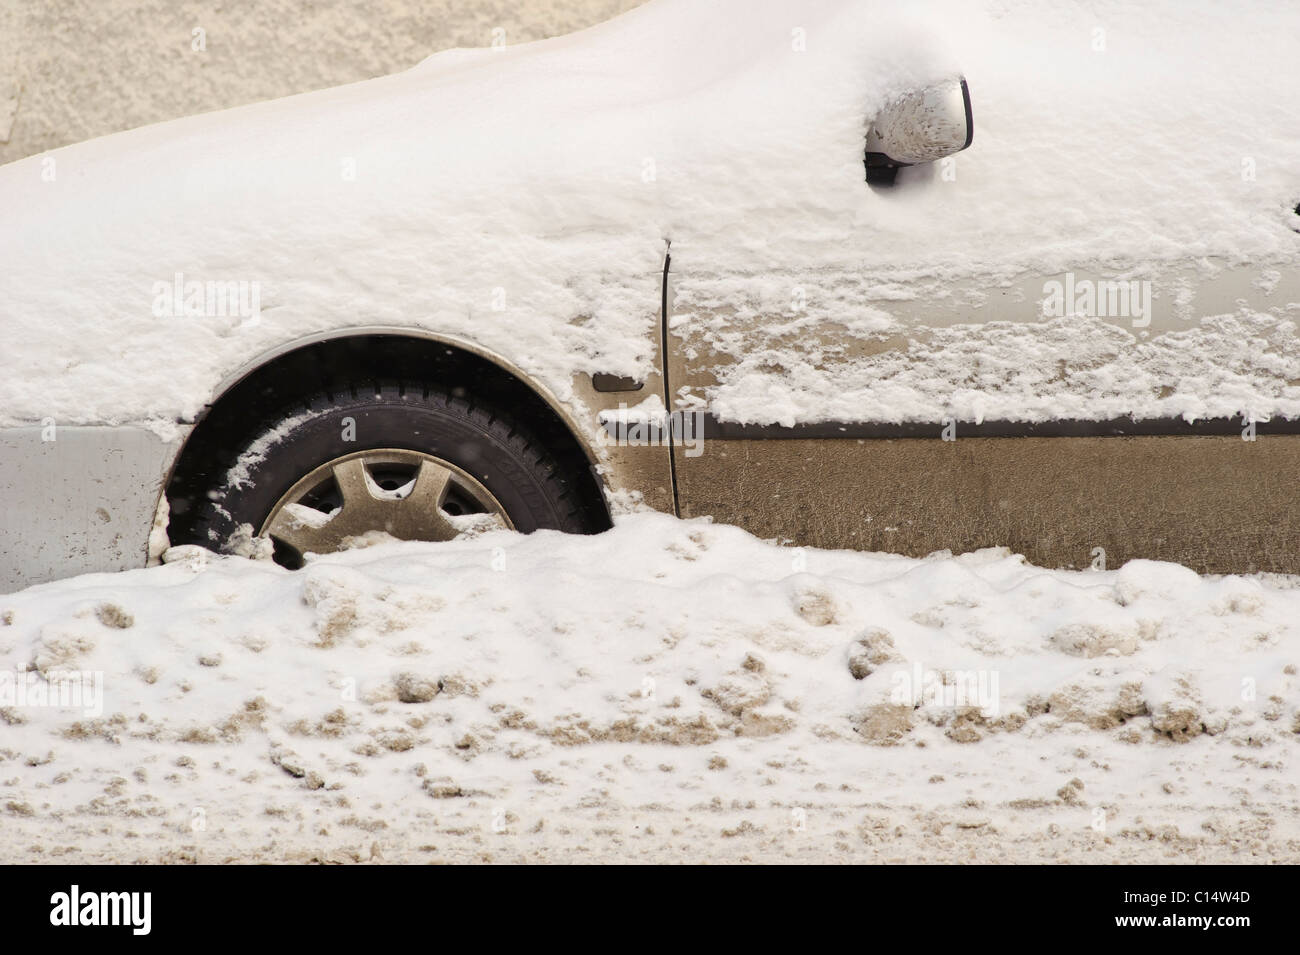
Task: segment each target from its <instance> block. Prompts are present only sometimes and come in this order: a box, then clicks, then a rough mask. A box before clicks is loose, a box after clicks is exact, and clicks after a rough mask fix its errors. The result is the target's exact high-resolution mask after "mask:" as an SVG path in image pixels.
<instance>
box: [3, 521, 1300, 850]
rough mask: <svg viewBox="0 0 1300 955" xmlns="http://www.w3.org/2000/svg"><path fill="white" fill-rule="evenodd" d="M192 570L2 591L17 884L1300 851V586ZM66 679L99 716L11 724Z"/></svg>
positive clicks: (670, 528) (713, 535) (647, 561)
mask: <svg viewBox="0 0 1300 955" xmlns="http://www.w3.org/2000/svg"><path fill="white" fill-rule="evenodd" d="M168 557H169V562H168V563H166V564H165V565H163V566H160V567H155V568H150V569H147V570H138V571H129V572H125V573H121V574H115V575H107V574H104V575H89V576H84V577H79V578H74V579H71V580H65V581H62V582H57V583H52V584H45V585H41V586H38V587H33V588H30V589H28V590H25V591H23V592H20V593H18V594H13V595H9V596H6V597H4V598H0V721H2V723H0V726H2V728H3V731H2V733H0V816H3V818H4V826H5V832H6V839H5V849H4V852H3V858H4V860H5V861H10V862H13V861H35V860H47V861H49V860H55V859H60V860H65V861H78V860H88V861H90V860H105V859H113V860H116V861H131V860H136V859H139V860H145V861H155V860H165V861H180V860H197V861H202V862H216V861H222V860H226V859H232V860H238V861H282V860H306V859H320V860H325V861H341V862H349V861H369V860H372V859H373V860H384V861H468V860H493V861H515V860H539V859H547V860H561V859H566V860H593V861H594V860H604V861H630V860H655V861H735V860H741V859H754V860H760V859H761V860H779V859H788V860H799V861H814V860H815V861H867V860H889V859H905V860H909V861H963V860H967V859H976V858H977V859H979V860H980V861H1013V860H1014V861H1058V860H1074V861H1087V862H1103V861H1110V862H1134V861H1181V862H1189V861H1235V862H1241V861H1251V862H1264V861H1276V862H1292V863H1294V862H1296V861H1298V860H1300V814H1298V813H1297V810H1296V806H1297V805H1300V801H1298V799H1297V797H1298V796H1300V792H1298V789H1300V783H1297V781H1296V779H1295V777H1294V774H1293V773H1291V772H1290V771H1289V766H1290V763H1291V760H1292V759H1293V758H1294V756H1295V753H1294V750H1295V747H1296V746H1297V745H1300V707H1297V700H1298V699H1300V693H1297V690H1300V676H1298V675H1297V665H1300V625H1298V624H1297V621H1298V620H1300V588H1297V586H1296V579H1295V578H1288V577H1269V576H1253V577H1236V576H1230V577H1222V578H1210V577H1198V576H1197V575H1196V574H1194V573H1193V572H1191V571H1190V570H1187V569H1186V568H1183V567H1179V566H1177V565H1172V564H1163V563H1154V562H1148V561H1133V562H1130V563H1128V564H1126V565H1125V566H1124V567H1123V568H1122V569H1120V570H1118V571H1106V570H1096V571H1082V572H1067V571H1047V570H1042V569H1039V568H1036V567H1033V566H1031V565H1028V564H1026V563H1025V562H1024V561H1023V559H1022V558H1020V557H1017V556H1015V555H1013V554H1010V553H1008V552H1006V551H1004V550H985V551H979V552H976V553H972V554H967V555H964V556H961V557H952V556H949V555H946V554H936V555H932V556H931V557H929V558H926V559H922V560H916V559H909V558H903V557H897V556H891V555H885V554H859V553H852V552H830V551H817V550H804V549H793V548H789V547H780V546H776V545H774V544H770V543H765V542H762V541H759V540H757V539H755V538H753V537H750V536H748V535H746V534H745V533H743V532H742V531H739V530H737V529H734V528H729V527H723V526H716V525H713V524H710V523H707V522H702V521H693V522H681V521H677V520H674V519H671V518H668V517H665V516H662V515H656V514H643V515H635V516H630V517H627V518H624V519H622V520H620V521H619V523H618V524H617V526H616V527H615V528H614V529H613V530H612V531H610V532H608V533H606V534H603V535H600V536H597V537H589V538H581V537H566V536H562V535H559V534H555V533H552V532H545V531H543V532H539V533H536V534H533V535H531V536H527V537H524V536H521V535H517V534H513V533H509V532H505V531H488V532H485V533H482V534H479V535H478V536H474V537H471V538H467V539H462V540H458V541H454V542H451V543H447V544H437V545H428V544H419V543H400V542H387V543H383V542H380V543H375V544H374V545H373V546H369V547H365V548H362V549H357V550H352V551H349V552H345V553H340V554H336V555H331V556H326V557H320V558H317V559H313V560H312V561H310V562H309V564H308V566H307V567H306V568H305V569H304V570H302V571H298V572H289V571H286V570H284V569H282V568H280V567H278V566H276V565H275V564H273V563H271V562H269V561H250V560H243V559H237V558H227V557H217V556H215V555H211V554H209V553H207V552H204V551H201V550H199V549H197V548H187V549H184V550H183V551H179V550H178V551H177V552H173V553H169V555H168ZM60 673H62V674H64V676H63V677H62V679H64V680H67V679H70V678H71V674H74V673H75V674H83V673H84V674H86V675H87V680H88V682H87V684H86V688H87V689H88V690H90V691H93V688H94V686H95V685H96V680H98V681H99V683H98V685H99V686H101V687H102V691H103V697H102V701H101V704H102V705H100V706H94V705H87V702H88V701H87V700H84V699H83V700H82V701H81V703H82V705H81V706H66V707H56V706H41V705H34V704H33V702H32V700H31V699H30V698H29V699H28V700H27V701H26V705H18V703H17V701H16V700H15V698H14V697H15V694H16V692H17V687H18V684H19V683H22V685H23V687H24V689H27V687H28V684H30V685H31V686H32V687H46V685H47V683H46V681H47V680H55V681H58V680H59V679H60V677H59V674H60ZM945 674H946V676H945ZM65 685H67V684H65ZM78 685H80V684H78ZM6 694H7V695H6Z"/></svg>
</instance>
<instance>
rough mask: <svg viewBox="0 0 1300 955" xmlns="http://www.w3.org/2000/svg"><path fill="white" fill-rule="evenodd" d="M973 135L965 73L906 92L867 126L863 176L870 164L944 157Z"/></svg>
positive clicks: (886, 166)
mask: <svg viewBox="0 0 1300 955" xmlns="http://www.w3.org/2000/svg"><path fill="white" fill-rule="evenodd" d="M974 138H975V123H974V120H973V119H972V118H971V109H970V89H969V88H968V87H967V86H966V80H965V78H964V77H957V78H956V79H952V80H949V81H948V82H946V83H939V84H937V85H935V86H927V87H926V88H925V89H920V90H915V91H913V92H911V93H906V94H904V95H903V96H900V97H899V98H898V99H896V100H893V101H892V102H890V103H889V104H887V105H886V106H885V108H884V109H882V110H881V111H880V115H879V116H877V117H876V118H875V120H873V121H872V123H871V128H870V129H868V130H867V152H866V157H865V162H866V166H867V178H868V179H871V178H872V171H873V170H875V171H878V172H879V171H884V170H897V169H898V167H899V166H912V165H915V164H916V163H923V162H934V161H935V160H936V159H943V158H944V157H945V156H951V155H953V154H954V153H959V152H961V151H962V150H963V149H965V148H966V147H967V146H969V145H970V144H971V141H972V140H973V139H974ZM891 176H892V172H891Z"/></svg>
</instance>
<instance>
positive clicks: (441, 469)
mask: <svg viewBox="0 0 1300 955" xmlns="http://www.w3.org/2000/svg"><path fill="white" fill-rule="evenodd" d="M476 515H483V517H484V518H485V519H486V521H487V522H489V523H495V524H497V525H498V526H502V527H505V528H508V529H513V528H514V525H513V524H512V523H511V522H510V517H509V515H507V514H506V511H505V508H504V507H502V505H501V502H500V501H498V500H497V499H496V497H495V496H493V494H492V492H490V491H489V490H488V489H487V488H486V487H484V486H483V484H482V483H480V482H479V481H478V480H477V479H476V478H474V477H473V476H472V475H470V474H469V473H468V472H466V471H465V470H463V469H462V468H458V467H457V466H456V465H454V464H451V463H450V462H448V461H444V460H443V459H441V458H437V457H434V456H433V455H431V454H425V453H424V452H421V451H409V450H406V449H402V448H382V449H377V450H371V451H358V452H355V453H353V454H346V455H343V456H342V457H338V458H334V459H333V460H331V461H327V462H325V463H324V464H322V465H320V467H317V468H314V469H313V470H312V471H311V472H310V473H308V474H306V475H304V476H303V477H302V478H301V479H299V480H298V481H297V482H295V483H294V485H293V487H291V488H289V490H288V491H286V492H285V493H284V495H283V496H282V497H281V498H280V500H279V501H277V502H276V504H275V506H274V507H273V508H271V513H270V514H269V515H267V518H266V520H265V521H263V522H262V527H261V528H260V529H259V531H258V533H259V535H260V536H262V537H269V538H271V540H272V541H273V542H274V544H275V552H276V553H275V556H276V560H277V561H279V562H281V563H284V564H288V565H290V566H300V565H301V564H302V561H303V557H304V555H306V554H308V553H318V554H326V553H332V552H334V551H337V550H341V549H344V548H345V547H347V546H348V544H349V542H350V541H352V540H354V539H357V538H362V537H364V536H365V535H367V534H369V533H371V532H373V531H383V532H385V533H387V534H390V535H391V536H393V537H396V538H398V539H400V540H423V541H447V540H451V539H452V538H454V537H456V536H457V535H458V534H461V533H463V532H464V531H466V530H467V529H469V528H470V527H472V526H474V523H475V522H474V521H473V520H472V519H471V520H469V521H468V522H466V521H460V522H458V521H457V518H472V517H473V516H476Z"/></svg>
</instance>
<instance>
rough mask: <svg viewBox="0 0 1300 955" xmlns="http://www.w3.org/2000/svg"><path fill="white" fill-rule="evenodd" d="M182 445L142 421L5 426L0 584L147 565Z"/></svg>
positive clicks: (0, 450) (0, 439)
mask: <svg viewBox="0 0 1300 955" xmlns="http://www.w3.org/2000/svg"><path fill="white" fill-rule="evenodd" d="M180 445H181V441H180V436H179V435H178V436H177V437H176V438H174V439H172V440H170V441H164V440H162V439H161V438H159V437H158V436H157V435H156V434H154V433H152V432H150V431H148V430H145V429H143V428H135V427H121V428H114V427H101V428H87V427H58V426H57V425H54V424H49V425H46V426H44V427H38V428H14V429H7V430H4V431H0V500H2V501H3V502H4V503H3V506H0V593H2V592H9V591H11V590H17V589H19V588H21V587H25V586H28V585H30V584H38V583H43V582H45V581H48V580H57V579H58V578H60V577H67V576H70V575H72V574H79V573H88V572H92V571H113V570H126V569H129V568H132V567H143V566H144V565H145V562H146V560H147V558H148V555H149V535H150V532H151V531H152V529H153V526H154V518H155V514H156V512H157V508H158V502H159V500H160V498H161V496H162V492H163V487H164V486H165V484H166V480H167V474H168V472H169V470H170V468H171V462H172V460H173V458H174V457H175V455H176V454H177V453H178V452H179V450H180Z"/></svg>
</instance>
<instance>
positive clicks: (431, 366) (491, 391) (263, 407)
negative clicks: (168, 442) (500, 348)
mask: <svg viewBox="0 0 1300 955" xmlns="http://www.w3.org/2000/svg"><path fill="white" fill-rule="evenodd" d="M380 378H383V379H392V378H399V379H406V380H411V381H427V382H429V383H432V384H437V385H439V386H442V387H448V388H451V389H453V390H461V389H463V393H464V394H465V395H466V396H467V397H469V398H470V399H471V400H480V401H489V402H491V403H493V404H495V405H497V406H505V407H506V408H508V409H509V410H510V412H511V413H512V414H513V415H516V416H518V418H519V421H520V423H521V424H523V425H525V426H527V427H528V428H529V429H530V430H531V431H533V432H534V433H535V434H536V435H537V436H538V437H539V438H541V439H542V440H544V441H545V442H546V443H547V445H548V447H550V448H551V449H552V450H553V451H555V452H556V453H557V454H558V456H559V457H560V458H561V460H562V461H563V464H564V466H565V467H566V468H569V469H571V470H572V471H573V473H574V474H575V476H576V477H577V478H578V479H579V480H580V483H581V485H582V489H583V498H584V502H585V503H586V505H587V507H588V508H589V509H590V513H591V514H592V516H593V518H594V519H596V520H597V522H599V523H603V524H604V526H609V525H610V523H611V519H610V514H609V506H608V502H607V498H606V496H605V493H604V490H605V488H604V481H603V480H602V478H601V477H600V476H599V474H598V473H597V470H596V467H595V465H596V464H597V463H598V458H597V456H596V454H595V451H594V449H593V447H592V446H591V444H590V443H589V442H588V441H586V440H584V439H583V437H582V431H581V429H580V428H579V427H578V424H577V422H576V421H575V419H574V418H573V416H572V415H571V414H570V412H569V411H568V409H567V408H565V406H564V405H563V404H562V403H561V402H560V401H559V400H558V399H557V398H556V397H555V396H554V395H553V394H551V393H550V392H549V391H548V390H547V389H545V388H544V387H542V386H540V385H539V384H537V383H535V382H534V381H532V380H531V379H530V378H529V377H528V375H527V374H526V373H524V372H523V371H522V370H521V369H520V368H519V367H518V366H516V365H514V364H513V363H511V362H509V361H507V360H506V359H504V358H502V357H501V356H500V355H497V354H495V353H493V352H491V351H490V350H488V349H485V348H482V347H481V346H479V345H476V344H475V343H472V342H468V341H464V340H461V339H458V338H455V337H452V336H445V335H439V334H436V333H431V332H426V331H424V330H422V329H411V328H394V327H388V326H378V325H376V326H363V327H354V328H349V329H340V330H335V331H330V332H323V333H320V334H318V335H313V336H308V337H304V338H298V339H294V340H292V341H289V342H286V343H284V344H282V345H280V346H278V347H276V348H274V349H272V350H270V351H267V352H264V353H262V354H261V355H259V356H258V357H257V358H256V359H254V360H253V361H251V362H249V363H248V364H246V365H244V366H243V367H241V368H240V369H239V370H237V371H236V372H234V373H233V374H231V375H230V376H228V377H227V378H226V379H225V380H224V381H222V382H221V384H220V385H219V386H218V387H217V388H216V389H215V391H214V397H213V399H212V401H210V402H209V403H208V404H207V406H205V408H204V409H203V411H202V413H201V414H200V415H199V416H198V418H197V419H196V421H195V423H194V427H193V428H192V429H191V430H190V433H189V435H188V436H187V437H186V439H185V441H184V443H183V444H182V446H181V448H180V450H179V452H178V453H177V455H176V457H175V460H174V461H173V463H172V468H171V471H170V473H169V474H168V476H167V480H166V483H165V485H164V488H163V495H164V496H165V498H166V499H167V502H168V506H169V510H170V526H171V527H172V528H173V529H174V530H175V532H176V534H177V535H178V536H181V537H186V538H188V537H189V536H190V533H189V532H190V530H191V528H190V526H189V523H190V522H189V515H190V514H191V512H192V502H193V497H194V495H195V494H197V493H201V492H202V490H203V489H204V488H205V487H206V486H207V481H208V479H209V478H210V473H209V472H210V469H211V468H213V467H219V466H221V463H222V462H225V461H230V460H232V459H233V456H234V454H235V453H236V452H237V451H238V449H239V447H241V446H242V443H243V442H246V441H247V440H248V439H249V438H251V437H252V436H253V435H254V434H256V432H257V429H258V428H259V427H260V426H263V425H265V424H267V423H268V422H271V421H274V420H276V419H277V418H278V417H279V416H281V415H283V413H284V412H286V411H288V410H290V409H292V408H294V407H295V406H296V404H297V402H298V401H300V400H301V399H304V398H306V397H307V396H308V395H311V394H315V393H319V392H320V391H322V390H323V391H330V390H343V389H345V388H347V387H352V388H354V389H355V386H356V385H358V384H363V383H364V382H366V381H368V380H378V379H380Z"/></svg>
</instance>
